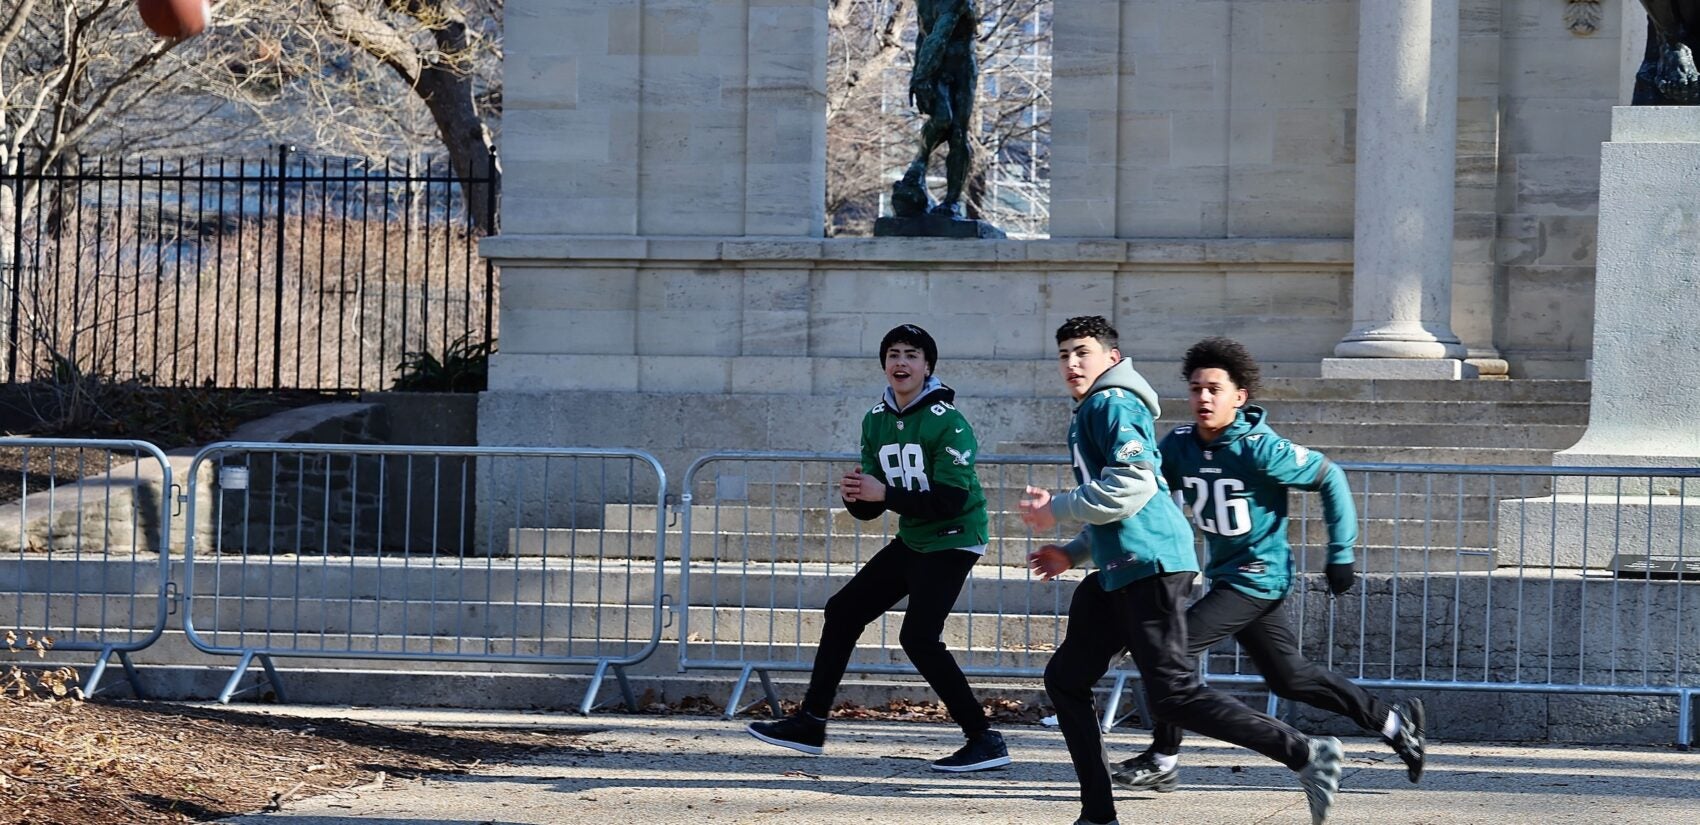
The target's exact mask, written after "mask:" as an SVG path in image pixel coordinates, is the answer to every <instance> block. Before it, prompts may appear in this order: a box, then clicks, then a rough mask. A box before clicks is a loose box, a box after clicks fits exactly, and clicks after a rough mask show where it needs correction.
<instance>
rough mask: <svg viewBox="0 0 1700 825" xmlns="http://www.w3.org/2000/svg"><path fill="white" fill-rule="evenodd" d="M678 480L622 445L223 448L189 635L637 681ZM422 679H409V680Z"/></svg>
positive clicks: (267, 656) (277, 683)
mask: <svg viewBox="0 0 1700 825" xmlns="http://www.w3.org/2000/svg"><path fill="white" fill-rule="evenodd" d="M665 496H666V475H665V473H664V472H663V470H662V468H661V465H660V463H659V462H657V461H656V460H655V458H654V457H652V456H650V455H649V454H647V453H644V452H640V451H635V450H613V449H540V448H521V447H436V446H431V447H419V446H368V445H343V444H265V443H221V444H214V445H211V446H209V447H207V448H205V449H203V450H201V451H200V453H199V454H197V455H196V456H195V460H194V464H193V466H192V467H191V469H190V482H189V493H188V499H189V509H188V516H189V517H188V522H189V531H188V533H189V534H188V541H187V542H186V544H185V559H184V560H185V575H184V589H185V591H186V592H185V610H184V617H183V627H184V630H185V632H186V633H187V635H188V637H189V639H190V641H191V642H192V643H193V644H194V645H195V646H196V647H197V648H199V649H200V650H202V651H205V652H207V653H212V654H220V655H229V656H239V657H240V660H239V661H238V663H237V666H236V671H235V673H233V674H232V675H231V677H230V679H229V681H228V682H227V683H226V685H225V687H224V689H223V691H222V692H221V693H220V695H219V701H221V702H228V701H229V700H230V697H231V696H232V695H233V694H234V693H236V692H237V686H238V684H239V682H240V680H241V679H242V677H243V675H244V673H245V672H246V671H247V670H248V669H249V667H250V666H251V664H252V663H253V661H254V660H255V659H258V660H259V662H260V664H261V665H262V666H263V667H264V669H265V676H264V678H263V679H261V680H257V681H256V684H255V685H254V686H251V687H250V688H249V689H253V688H255V687H259V686H261V685H263V684H269V685H270V686H271V689H272V690H273V691H274V692H275V693H276V694H277V696H278V698H279V699H282V698H283V685H282V682H281V680H280V679H279V676H278V673H277V670H276V668H275V667H274V666H273V662H272V660H273V658H274V657H297V658H308V659H314V660H320V661H321V662H328V661H330V660H424V661H435V662H445V663H465V664H476V665H489V664H506V665H529V666H533V667H534V668H536V669H539V670H544V671H549V670H553V669H555V668H558V667H562V666H569V665H571V666H590V667H593V668H594V672H593V675H592V677H591V679H590V684H589V687H588V689H587V691H586V693H585V696H584V699H583V702H582V704H581V705H580V711H581V712H583V713H589V712H590V711H591V710H592V709H594V708H595V707H596V706H597V703H596V698H597V696H598V694H599V692H600V689H601V685H602V683H603V680H604V677H605V676H606V674H607V672H608V671H609V670H610V669H612V670H613V671H614V674H615V676H616V677H617V678H618V680H619V683H620V688H621V691H622V694H623V698H624V700H625V703H626V705H627V707H630V708H635V707H636V701H637V700H636V697H635V696H634V695H633V693H632V688H631V685H630V683H629V681H628V679H627V675H626V668H628V667H630V666H632V665H635V664H637V663H639V662H641V661H643V660H644V659H645V658H647V657H648V656H649V655H650V654H651V653H653V652H654V651H655V650H656V648H657V647H658V646H659V645H660V641H661V632H662V626H663V624H662V614H663V612H664V611H665V610H666V608H667V604H666V602H667V599H666V595H665V591H664V588H663V568H664V564H665V559H666V543H665V539H666V534H665V531H664V526H665V525H664V519H665V517H666V512H665V506H664V504H665ZM402 678H406V677H402Z"/></svg>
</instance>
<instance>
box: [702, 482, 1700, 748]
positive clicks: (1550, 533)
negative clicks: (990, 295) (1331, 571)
mask: <svg viewBox="0 0 1700 825" xmlns="http://www.w3.org/2000/svg"><path fill="white" fill-rule="evenodd" d="M856 461H857V456H855V455H853V454H849V453H840V454H820V453H783V452H771V453H761V452H721V453H711V454H709V455H706V456H703V457H702V458H700V459H698V460H697V461H696V462H695V463H694V464H692V465H691V467H690V469H689V470H688V471H687V472H686V475H685V482H684V487H683V493H682V495H681V496H680V501H681V505H682V506H683V510H682V524H683V543H684V545H683V548H682V550H681V559H682V562H683V577H682V584H681V602H682V603H683V605H684V609H683V610H682V611H681V614H680V615H681V624H680V642H679V650H680V653H679V662H680V668H681V669H682V670H689V669H725V670H735V671H737V672H738V673H739V676H738V679H737V682H736V684H735V685H734V687H733V690H732V695H731V699H730V701H729V702H728V703H727V706H726V713H727V715H728V716H731V715H734V714H736V713H738V712H741V711H743V710H745V709H747V706H746V705H743V704H742V703H741V702H742V697H743V692H744V690H745V689H746V687H747V686H748V684H749V680H750V678H751V677H752V676H757V677H759V678H760V681H761V684H762V692H763V694H764V696H763V700H765V701H766V702H768V703H769V705H770V707H772V708H774V709H777V708H778V695H777V692H776V691H775V689H774V686H773V683H772V680H771V678H770V674H771V673H773V672H785V671H791V672H806V671H808V670H810V669H811V668H812V665H813V654H814V644H815V641H816V640H817V639H818V638H819V632H820V624H821V621H822V608H824V606H825V603H826V600H827V598H828V597H830V595H831V594H832V593H833V592H835V591H836V590H837V589H838V588H839V587H841V586H842V584H843V583H844V581H846V580H847V579H848V578H849V576H850V575H852V574H854V572H855V571H856V570H857V569H858V568H859V567H860V566H861V564H862V563H864V562H865V561H866V560H867V559H868V558H869V557H870V556H871V555H872V554H873V553H874V552H876V551H877V550H878V549H879V548H880V547H882V546H884V544H885V543H886V542H887V541H889V539H890V537H891V536H893V535H894V534H895V532H896V523H895V518H893V517H891V516H889V515H887V516H884V517H882V518H881V519H880V520H877V521H872V522H867V523H860V522H856V521H855V520H854V519H852V518H850V517H849V515H848V513H846V512H845V511H844V510H843V509H842V504H841V503H840V502H839V499H838V495H837V491H836V484H837V479H838V476H839V475H840V474H841V473H842V472H843V471H844V470H846V469H848V468H849V467H851V466H853V465H854V464H855V463H856ZM978 464H979V468H980V476H981V483H982V485H983V487H984V489H985V490H986V494H987V506H988V510H989V511H990V519H991V528H992V529H991V543H990V545H989V547H988V552H987V555H986V558H985V559H983V560H982V561H981V562H980V563H979V564H977V565H976V566H975V569H974V572H973V574H972V575H971V576H970V578H969V580H968V582H967V584H966V585H965V587H964V589H963V594H962V596H961V597H960V598H959V600H958V602H957V609H956V612H954V613H953V615H952V617H951V619H950V620H949V622H948V623H947V624H946V629H945V641H946V643H947V644H948V645H949V646H950V647H951V649H952V651H953V652H954V653H955V655H956V656H957V658H958V661H959V662H960V663H961V664H962V665H963V670H964V672H965V673H967V674H969V675H970V676H971V677H977V678H1032V677H1036V676H1039V675H1041V674H1042V673H1043V670H1044V665H1045V663H1046V661H1047V660H1048V658H1049V653H1050V651H1051V650H1054V648H1055V646H1056V644H1057V643H1058V642H1059V641H1060V640H1061V637H1062V633H1063V628H1064V622H1065V621H1066V616H1067V610H1068V603H1069V599H1070V597H1071V594H1072V583H1073V582H1074V581H1078V579H1079V576H1080V575H1081V574H1080V573H1079V572H1078V571H1076V572H1073V573H1071V574H1069V575H1068V576H1067V577H1066V578H1065V580H1062V581H1059V582H1055V583H1048V582H1040V581H1038V580H1037V579H1036V578H1033V577H1032V576H1031V575H1030V574H1029V573H1028V572H1027V570H1026V569H1025V564H1024V559H1025V556H1026V553H1027V552H1028V551H1029V550H1030V549H1031V548H1033V547H1034V546H1036V545H1037V544H1039V543H1043V542H1046V541H1054V540H1056V539H1058V538H1061V535H1060V534H1059V535H1057V536H1033V535H1031V534H1030V533H1028V532H1027V530H1026V528H1025V526H1023V525H1022V524H1021V523H1020V521H1019V519H1018V518H1017V517H1016V515H1015V511H1016V507H1015V500H1016V498H1017V497H1018V496H1019V495H1020V490H1021V488H1022V487H1023V486H1025V485H1026V484H1028V483H1035V484H1039V485H1040V486H1046V487H1049V488H1050V489H1053V490H1055V489H1059V488H1067V487H1071V486H1073V481H1072V478H1071V476H1070V472H1069V468H1068V467H1067V466H1066V463H1065V460H1064V459H1063V458H1061V457H1053V456H987V457H981V458H980V459H979V460H978ZM1341 466H1342V468H1344V469H1345V470H1346V471H1347V473H1348V478H1349V482H1350V486H1351V489H1352V495H1353V503H1354V505H1355V508H1356V510H1357V517H1358V532H1359V543H1358V548H1357V566H1358V569H1359V572H1360V579H1359V584H1358V586H1357V587H1355V588H1354V589H1353V590H1352V591H1351V592H1349V593H1347V594H1346V595H1344V596H1341V597H1331V596H1330V595H1329V594H1328V592H1327V589H1326V584H1325V583H1324V582H1323V580H1322V577H1321V576H1320V575H1317V574H1319V573H1320V572H1321V571H1322V569H1323V567H1324V566H1325V565H1326V563H1327V553H1326V547H1327V531H1326V527H1325V524H1324V521H1323V517H1322V516H1323V514H1322V512H1321V506H1320V502H1319V501H1318V500H1317V497H1316V496H1315V495H1314V494H1302V493H1297V492H1295V493H1293V499H1292V510H1291V514H1290V515H1291V519H1290V522H1291V523H1290V531H1289V539H1290V541H1291V543H1292V546H1293V550H1294V563H1295V565H1296V566H1297V567H1298V569H1299V570H1300V571H1301V572H1303V573H1305V574H1308V575H1303V576H1301V577H1300V579H1299V582H1298V584H1297V585H1296V586H1295V588H1294V591H1293V595H1292V596H1290V597H1289V599H1288V604H1287V605H1286V606H1285V607H1284V608H1283V609H1285V610H1287V611H1289V613H1288V616H1289V619H1290V621H1291V622H1292V624H1293V625H1294V627H1295V630H1296V631H1297V633H1298V636H1299V639H1300V643H1301V647H1302V651H1303V653H1304V654H1305V655H1306V657H1307V658H1309V659H1311V660H1312V661H1315V662H1318V663H1320V664H1322V665H1324V666H1325V667H1328V668H1330V669H1333V670H1336V671H1338V672H1340V673H1343V674H1344V675H1346V676H1348V677H1349V678H1352V679H1353V680H1355V681H1358V682H1359V683H1361V684H1362V685H1364V686H1365V687H1368V688H1371V689H1375V690H1405V689H1449V690H1468V691H1500V692H1513V693H1515V692H1523V693H1545V694H1596V695H1616V696H1664V697H1670V698H1672V699H1674V700H1675V702H1676V705H1677V707H1676V710H1677V723H1678V728H1679V730H1678V733H1677V742H1678V744H1682V745H1687V744H1688V743H1689V741H1690V738H1691V728H1692V724H1691V722H1690V720H1691V718H1692V716H1691V713H1692V707H1691V706H1692V703H1693V698H1694V695H1695V694H1696V693H1700V678H1697V676H1696V674H1697V673H1700V644H1696V641H1697V640H1700V604H1696V602H1700V590H1696V589H1695V588H1694V587H1692V585H1693V584H1694V583H1695V582H1696V581H1697V580H1700V558H1697V556H1700V553H1697V552H1696V551H1695V549H1694V547H1695V546H1696V545H1694V544H1693V542H1695V541H1700V512H1691V511H1690V508H1691V506H1697V502H1696V500H1691V498H1690V496H1691V495H1692V491H1691V489H1690V488H1691V487H1693V486H1696V485H1700V469H1648V468H1581V467H1556V468H1555V467H1509V466H1506V467H1501V466H1471V465H1418V464H1364V463H1353V464H1342V465H1341ZM1065 529H1066V528H1065ZM1689 532H1696V533H1697V535H1696V537H1695V539H1689V538H1688V533H1689ZM1201 550H1202V548H1201ZM1200 592H1202V590H1200ZM900 622H901V619H900V618H897V617H894V616H892V615H891V614H889V613H888V614H887V616H886V617H884V618H882V619H880V620H879V621H878V622H876V623H875V624H874V625H871V626H870V627H869V628H868V630H867V631H866V632H865V633H864V634H863V636H862V640H861V642H860V644H859V645H858V648H857V652H856V654H855V656H854V658H853V659H852V660H851V663H850V667H849V671H848V672H851V673H864V674H904V675H908V674H913V673H914V670H913V668H912V667H911V666H910V665H909V664H908V662H907V659H906V658H905V657H903V655H902V652H901V649H900V647H899V646H898V644H897V635H898V633H897V629H898V627H899V624H900ZM1202 666H1203V669H1204V673H1205V674H1206V678H1207V679H1209V680H1210V681H1212V682H1219V683H1222V684H1240V685H1247V686H1255V687H1262V686H1263V682H1262V678H1261V677H1260V676H1259V675H1258V674H1256V672H1255V670H1254V669H1253V668H1252V665H1251V661H1250V659H1249V658H1248V657H1247V656H1246V655H1245V653H1244V652H1243V651H1242V650H1240V649H1239V648H1238V647H1237V646H1236V645H1235V644H1234V643H1233V642H1232V641H1228V642H1224V643H1223V644H1222V645H1220V646H1218V647H1217V648H1216V649H1215V650H1213V651H1211V652H1210V653H1209V654H1208V655H1207V656H1206V657H1205V661H1204V662H1203V663H1202ZM1109 677H1110V678H1111V679H1112V680H1113V684H1112V688H1111V691H1110V699H1109V702H1108V703H1107V705H1106V707H1105V708H1104V724H1105V725H1106V726H1109V725H1111V724H1113V723H1115V722H1117V721H1119V720H1120V719H1122V718H1123V717H1122V716H1121V715H1120V714H1121V711H1120V704H1121V701H1122V697H1123V696H1124V695H1125V694H1126V692H1127V688H1128V686H1129V683H1130V682H1133V681H1135V680H1137V678H1138V674H1137V672H1136V671H1135V670H1134V669H1133V668H1132V665H1131V662H1128V663H1125V664H1123V665H1121V666H1118V667H1117V668H1115V669H1113V670H1112V671H1111V673H1110V674H1109ZM1135 696H1136V699H1137V694H1135ZM1277 699H1278V697H1276V696H1275V695H1273V694H1270V696H1269V697H1268V703H1269V709H1270V711H1271V712H1274V711H1275V710H1276V709H1277V708H1276V703H1277ZM760 701H762V700H758V701H757V703H759V702H760ZM752 704H755V703H752ZM1141 716H1142V718H1145V719H1147V720H1148V719H1149V715H1148V714H1144V713H1142V714H1141Z"/></svg>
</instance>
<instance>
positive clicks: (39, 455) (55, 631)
mask: <svg viewBox="0 0 1700 825" xmlns="http://www.w3.org/2000/svg"><path fill="white" fill-rule="evenodd" d="M0 451H4V453H5V454H6V455H7V457H8V458H9V459H11V460H13V461H15V462H16V463H15V467H16V468H17V475H16V480H17V486H16V488H15V489H12V490H8V491H7V495H5V496H4V498H5V499H7V502H6V503H5V504H3V505H0V630H5V631H10V632H11V633H15V634H17V635H16V636H15V637H14V639H13V643H14V644H16V645H17V646H20V647H21V646H22V645H24V644H25V642H26V640H27V639H34V640H36V641H38V642H41V641H43V640H45V642H46V644H47V645H48V647H49V648H50V649H51V651H53V652H64V651H96V652H98V654H99V655H98V656H97V657H96V658H95V662H94V665H93V667H92V668H91V670H90V671H89V675H88V677H87V678H86V679H85V680H84V683H83V692H84V694H85V695H94V694H95V693H96V692H98V691H99V690H100V683H101V679H102V678H103V676H104V675H105V673H106V667H107V665H108V663H110V661H111V660H112V657H113V656H114V655H116V656H117V657H118V661H119V662H120V663H121V664H122V665H123V668H124V675H125V678H126V679H127V680H128V681H129V683H130V687H131V689H132V690H133V691H134V692H135V694H136V696H137V697H143V698H145V695H146V694H145V693H144V692H143V690H142V685H141V682H140V680H139V679H138V678H137V675H136V669H135V667H134V665H133V664H132V663H131V661H130V654H132V653H135V652H136V651H139V650H141V649H143V648H145V647H147V646H149V645H151V644H153V643H154V642H155V641H158V640H159V638H160V636H161V635H162V634H163V633H164V632H165V623H166V616H167V612H168V609H169V604H170V594H171V584H170V579H171V577H170V570H169V565H170V544H171V515H172V514H171V499H172V495H173V491H172V480H171V478H172V477H171V465H170V464H169V463H168V462H167V461H166V458H165V453H163V452H161V451H160V449H159V448H158V447H156V446H154V445H152V444H149V443H147V442H144V441H131V440H101V439H84V438H4V439H0ZM30 655H31V657H32V658H34V654H33V652H31V653H30Z"/></svg>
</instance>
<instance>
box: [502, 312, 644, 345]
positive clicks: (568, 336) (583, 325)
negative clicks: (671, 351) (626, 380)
mask: <svg viewBox="0 0 1700 825" xmlns="http://www.w3.org/2000/svg"><path fill="white" fill-rule="evenodd" d="M637 327H638V314H637V313H636V312H634V311H632V310H565V309H535V310H534V309H520V308H515V307H504V308H503V309H502V351H503V352H512V353H524V352H530V353H581V354H608V355H630V354H632V353H634V352H636V351H637V350H636V346H637Z"/></svg>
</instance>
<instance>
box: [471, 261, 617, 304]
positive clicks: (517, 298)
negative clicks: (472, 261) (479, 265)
mask: <svg viewBox="0 0 1700 825" xmlns="http://www.w3.org/2000/svg"><path fill="white" fill-rule="evenodd" d="M502 294H503V297H504V300H505V302H506V304H507V305H508V306H513V307H522V308H525V309H530V310H545V309H590V310H632V309H637V308H638V302H637V295H638V271H637V270H636V269H625V268H617V269H598V268H588V267H587V268H583V269H580V268H565V267H563V268H558V269H557V268H546V267H524V266H513V267H508V268H506V269H504V270H503V271H502Z"/></svg>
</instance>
